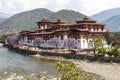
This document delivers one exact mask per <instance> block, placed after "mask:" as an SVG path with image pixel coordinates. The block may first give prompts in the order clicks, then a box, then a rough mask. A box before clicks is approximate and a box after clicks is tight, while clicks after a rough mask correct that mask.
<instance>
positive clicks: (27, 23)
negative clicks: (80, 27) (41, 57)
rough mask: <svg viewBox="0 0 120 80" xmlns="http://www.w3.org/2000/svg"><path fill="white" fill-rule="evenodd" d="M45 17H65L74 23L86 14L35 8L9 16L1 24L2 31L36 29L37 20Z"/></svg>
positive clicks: (54, 18) (51, 18)
mask: <svg viewBox="0 0 120 80" xmlns="http://www.w3.org/2000/svg"><path fill="white" fill-rule="evenodd" d="M44 17H47V18H49V19H50V20H52V21H55V20H56V19H58V18H60V19H64V20H65V21H66V22H68V23H74V21H75V20H81V19H82V18H84V17H85V15H83V14H81V13H79V12H75V11H72V10H61V11H58V12H52V11H50V10H47V9H44V8H41V9H35V10H31V11H26V12H22V13H19V14H16V15H14V16H12V17H10V18H8V19H7V20H5V21H4V22H3V23H1V24H0V28H1V30H0V32H1V33H7V32H13V31H14V32H13V33H16V32H18V31H21V30H30V29H35V28H37V25H36V23H35V22H37V21H40V20H41V19H42V18H44Z"/></svg>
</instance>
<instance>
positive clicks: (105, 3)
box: [0, 0, 120, 16]
mask: <svg viewBox="0 0 120 80" xmlns="http://www.w3.org/2000/svg"><path fill="white" fill-rule="evenodd" d="M117 7H120V0H0V12H3V13H7V14H16V13H20V12H23V11H27V10H32V9H36V8H47V9H49V10H51V11H54V12H56V11H58V10H61V9H68V10H75V11H78V12H81V13H83V14H85V15H88V16H90V15H93V14H96V13H99V12H101V11H103V10H106V9H111V8H117Z"/></svg>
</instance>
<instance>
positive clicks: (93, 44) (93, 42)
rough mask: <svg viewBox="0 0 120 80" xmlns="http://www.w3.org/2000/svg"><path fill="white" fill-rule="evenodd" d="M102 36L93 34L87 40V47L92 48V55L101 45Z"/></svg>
mask: <svg viewBox="0 0 120 80" xmlns="http://www.w3.org/2000/svg"><path fill="white" fill-rule="evenodd" d="M103 39H104V38H103V36H100V35H95V36H91V39H90V40H89V41H88V44H89V47H90V48H92V50H93V53H94V55H96V50H97V49H98V48H100V47H101V46H103V42H102V40H103Z"/></svg>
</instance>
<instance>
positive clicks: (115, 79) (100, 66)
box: [75, 61, 120, 80]
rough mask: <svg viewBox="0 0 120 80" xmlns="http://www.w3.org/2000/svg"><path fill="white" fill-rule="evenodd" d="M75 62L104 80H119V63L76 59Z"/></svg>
mask: <svg viewBox="0 0 120 80" xmlns="http://www.w3.org/2000/svg"><path fill="white" fill-rule="evenodd" d="M75 64H76V65H77V66H78V67H79V68H81V69H83V70H84V71H87V72H92V73H96V74H98V75H100V76H103V77H104V78H105V79H106V80H120V64H118V63H112V64H110V63H99V62H88V61H77V62H75Z"/></svg>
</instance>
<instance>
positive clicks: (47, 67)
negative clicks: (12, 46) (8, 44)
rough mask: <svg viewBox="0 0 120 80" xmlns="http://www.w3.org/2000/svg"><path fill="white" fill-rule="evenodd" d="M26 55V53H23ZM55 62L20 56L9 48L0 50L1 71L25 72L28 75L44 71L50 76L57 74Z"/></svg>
mask: <svg viewBox="0 0 120 80" xmlns="http://www.w3.org/2000/svg"><path fill="white" fill-rule="evenodd" d="M23 54H24V53H23ZM54 65H55V62H51V61H46V60H41V59H36V58H32V57H30V56H25V55H20V54H17V53H16V52H12V51H10V50H9V49H7V48H4V47H1V48H0V71H1V70H5V69H6V70H7V69H13V70H14V69H18V70H24V71H25V72H27V73H32V72H33V73H35V72H38V71H44V72H47V73H48V74H56V73H57V71H56V70H55V69H54Z"/></svg>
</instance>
